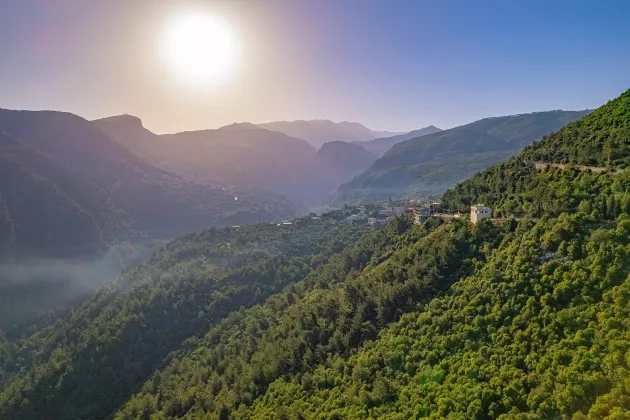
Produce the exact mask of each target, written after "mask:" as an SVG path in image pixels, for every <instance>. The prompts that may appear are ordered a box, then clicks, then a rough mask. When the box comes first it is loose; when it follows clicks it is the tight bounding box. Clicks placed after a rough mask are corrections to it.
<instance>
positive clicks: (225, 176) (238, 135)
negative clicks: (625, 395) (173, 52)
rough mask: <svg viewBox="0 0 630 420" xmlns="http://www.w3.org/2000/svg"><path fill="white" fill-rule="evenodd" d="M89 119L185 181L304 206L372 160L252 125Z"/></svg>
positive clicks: (358, 150)
mask: <svg viewBox="0 0 630 420" xmlns="http://www.w3.org/2000/svg"><path fill="white" fill-rule="evenodd" d="M93 123H94V124H95V125H96V126H97V127H99V129H100V130H102V131H104V132H105V133H107V134H108V135H110V136H111V137H112V138H114V139H116V140H117V141H118V142H119V143H120V144H122V145H124V146H126V147H128V148H129V149H130V150H132V151H133V152H134V153H135V154H136V155H138V156H140V157H141V158H142V159H146V160H147V161H149V162H151V163H152V164H154V165H156V166H158V167H160V168H163V169H165V170H168V171H171V172H173V173H176V174H178V175H181V176H183V177H185V178H186V179H189V180H193V181H195V182H204V183H214V184H220V185H226V186H233V187H240V188H259V189H261V190H267V191H271V192H274V193H278V194H282V195H284V196H286V197H288V198H290V199H291V200H292V201H293V202H294V203H295V205H296V206H297V208H303V209H304V210H306V208H307V207H308V208H316V207H317V206H319V205H320V204H321V203H322V202H323V201H324V199H325V198H326V197H327V196H328V195H329V194H330V193H331V192H332V191H334V189H335V188H336V187H338V186H339V185H340V184H341V183H343V182H345V181H347V180H349V179H351V178H352V176H354V175H356V174H357V173H359V172H361V171H362V170H364V169H365V168H367V167H368V166H369V165H370V164H371V163H372V162H373V161H374V160H375V158H376V156H374V155H373V154H371V153H369V152H367V151H366V150H365V149H363V148H362V147H360V146H357V145H352V144H349V143H344V142H334V143H331V144H330V145H328V146H326V148H325V149H324V150H321V151H320V152H319V153H318V152H316V151H315V149H314V148H313V147H312V146H311V145H310V144H309V143H307V142H306V141H305V140H302V139H299V138H295V137H291V136H288V135H286V134H284V133H281V132H277V131H272V130H267V129H263V128H260V127H258V126H256V125H253V124H250V123H235V124H231V125H228V126H225V127H222V128H220V129H214V130H197V131H188V132H182V133H176V134H165V135H156V134H154V133H152V132H151V131H149V130H147V129H146V128H144V127H143V126H142V122H141V121H140V119H138V118H136V117H132V116H128V115H123V116H117V117H110V118H105V119H101V120H96V121H93ZM332 154H336V156H331V155H332Z"/></svg>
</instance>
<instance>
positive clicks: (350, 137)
mask: <svg viewBox="0 0 630 420" xmlns="http://www.w3.org/2000/svg"><path fill="white" fill-rule="evenodd" d="M246 124H247V123H246ZM256 126H258V127H260V128H265V129H267V130H273V131H278V132H281V133H285V134H287V135H289V136H291V137H297V138H299V139H303V140H306V141H307V142H309V144H311V145H312V146H313V147H315V148H317V149H319V148H320V147H321V146H322V145H323V144H324V143H330V142H333V141H343V142H348V143H351V142H363V141H368V140H373V139H376V138H381V137H388V136H395V135H397V134H402V133H396V132H389V131H373V130H370V129H369V128H367V127H365V126H363V125H361V124H359V123H356V122H348V121H343V122H339V123H336V122H333V121H330V120H308V121H305V120H298V121H275V122H270V123H263V124H256Z"/></svg>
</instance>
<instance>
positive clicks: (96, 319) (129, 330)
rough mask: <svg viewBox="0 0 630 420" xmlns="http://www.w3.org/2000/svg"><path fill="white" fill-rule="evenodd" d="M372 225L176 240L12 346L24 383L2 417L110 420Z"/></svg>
mask: <svg viewBox="0 0 630 420" xmlns="http://www.w3.org/2000/svg"><path fill="white" fill-rule="evenodd" d="M365 229H366V228H365V227H360V226H355V225H351V224H343V225H342V224H337V223H335V221H334V220H331V219H322V220H313V221H312V220H310V219H303V220H301V221H298V222H297V223H295V224H293V225H288V226H285V225H282V226H276V225H275V224H274V225H271V224H262V225H254V226H250V227H242V228H226V229H219V230H217V229H211V230H207V231H204V232H200V233H198V234H194V235H190V236H187V237H183V238H180V239H178V240H176V241H173V242H171V243H169V244H168V245H167V246H165V247H164V248H162V249H161V250H160V251H158V252H157V253H156V254H155V255H154V256H153V258H152V259H151V261H150V262H149V263H147V264H145V265H142V266H139V267H137V268H135V269H133V270H131V271H128V272H127V273H125V274H124V275H122V276H121V277H120V278H119V279H118V280H117V281H115V282H113V283H111V284H109V285H107V286H106V287H104V288H103V289H101V290H100V291H99V292H98V293H97V294H96V295H95V296H94V297H93V298H92V299H90V300H88V301H86V302H85V303H84V304H83V305H82V306H81V307H80V308H79V309H78V310H76V311H74V312H73V313H71V314H69V315H68V316H67V317H66V319H64V320H62V321H59V322H57V323H56V324H54V325H52V326H50V327H48V328H45V329H43V330H41V331H39V332H37V333H36V334H34V335H32V336H31V337H27V338H24V339H21V340H18V341H17V342H14V343H13V344H12V345H10V346H9V347H10V356H8V359H9V361H8V362H5V364H6V365H7V368H6V369H5V370H4V372H3V376H4V377H8V376H15V379H14V380H13V381H12V382H10V383H9V385H8V386H7V387H6V389H4V391H3V392H2V393H1V394H0V418H3V419H5V418H6V419H20V418H41V419H47V418H49V419H62V418H68V419H76V418H86V419H87V418H104V417H106V416H107V415H108V414H110V413H112V412H113V411H114V410H115V409H116V408H117V407H118V406H119V405H120V404H122V403H123V402H124V401H125V400H126V399H127V398H128V397H129V396H130V395H131V393H132V392H133V391H134V390H135V389H136V387H137V386H139V385H141V384H142V382H144V381H145V380H146V379H148V378H149V377H150V375H151V374H152V373H153V372H154V371H155V369H156V368H158V367H159V366H160V365H161V364H162V363H163V361H164V358H165V357H166V356H167V355H168V354H169V353H170V352H171V351H174V350H177V349H182V348H186V347H187V346H188V344H186V343H184V340H186V339H192V338H194V337H197V336H199V337H200V336H202V335H203V334H205V333H206V331H208V329H209V328H211V327H212V326H213V325H214V324H216V323H218V322H219V321H220V320H221V319H222V318H224V317H226V316H227V315H229V314H230V313H231V312H233V311H236V310H239V309H241V308H247V307H250V306H252V305H254V304H257V303H260V302H263V301H264V300H265V299H266V298H267V297H268V296H270V295H272V294H274V293H277V292H279V291H280V290H282V288H283V287H285V286H287V285H289V284H292V283H296V282H298V281H301V280H302V279H304V277H306V276H307V275H309V274H311V273H314V270H316V269H317V268H318V267H320V266H321V267H322V268H320V269H319V270H322V269H324V267H325V264H326V263H327V262H328V260H329V259H330V258H331V257H332V256H333V255H335V254H337V253H339V252H342V251H343V250H344V249H345V248H346V247H348V246H351V245H352V244H353V243H354V242H355V241H356V240H357V238H358V236H359V235H360V234H361V232H362V231H364V230H365ZM311 275H315V274H311ZM5 358H6V356H5ZM1 377H2V376H0V378H1ZM53 383H54V384H57V385H55V386H53V387H51V384H53Z"/></svg>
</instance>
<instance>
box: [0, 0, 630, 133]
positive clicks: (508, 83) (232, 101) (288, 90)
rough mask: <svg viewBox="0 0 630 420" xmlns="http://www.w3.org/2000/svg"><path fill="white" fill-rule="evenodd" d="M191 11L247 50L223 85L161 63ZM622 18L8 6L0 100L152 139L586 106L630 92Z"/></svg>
mask: <svg viewBox="0 0 630 420" xmlns="http://www.w3.org/2000/svg"><path fill="white" fill-rule="evenodd" d="M191 5H194V6H195V7H204V9H206V10H208V11H210V12H211V13H216V14H218V15H221V16H222V17H224V18H225V20H227V21H229V22H230V24H231V25H232V26H233V27H234V29H235V31H236V32H237V34H238V37H239V40H240V42H241V43H242V44H243V52H242V55H243V59H242V60H241V62H240V68H239V69H238V71H237V72H236V74H235V76H234V78H233V80H231V82H230V83H229V84H227V85H226V86H223V87H221V89H218V90H216V91H212V92H195V91H190V90H188V91H187V90H185V89H182V88H181V87H178V86H177V85H176V84H175V83H174V82H173V80H171V79H170V78H169V77H168V76H167V74H166V73H165V72H164V71H163V69H162V68H161V67H160V64H159V62H158V60H157V59H156V51H157V50H158V49H159V45H157V44H158V42H157V41H156V40H157V39H158V38H159V36H158V35H159V32H160V30H161V25H163V23H164V22H165V21H166V20H167V19H168V17H169V16H170V15H172V14H175V13H177V12H178V9H183V8H186V7H189V6H191ZM628 17H630V1H625V0H616V1H615V0H610V1H580V0H574V1H549V0H548V1H537V0H535V1H516V0H503V1H499V0H497V1H490V0H478V1H454V0H450V1H449V0H439V1H438V0H432V1H424V0H409V1H406V0H389V1H385V0H335V1H333V0H264V1H263V0H249V1H248V0H237V1H226V0H220V1H205V2H204V1H195V2H191V1H185V0H180V1H165V0H164V1H161V0H136V1H122V0H91V1H83V0H2V2H0V57H2V71H1V72H0V92H1V94H0V107H4V108H19V109H57V110H64V111H70V112H74V113H76V114H79V115H82V116H84V117H86V118H98V117H104V116H108V115H114V114H120V113H130V114H134V115H137V116H139V117H140V118H142V119H143V121H144V123H145V126H147V127H148V128H150V129H152V130H154V131H156V132H172V131H182V130H186V129H199V128H213V127H217V126H221V125H224V124H229V123H231V122H234V121H251V122H265V121H272V120H293V119H315V118H327V119H332V120H335V121H343V120H350V121H358V122H361V123H363V124H365V125H367V126H369V127H371V128H374V129H387V130H396V131H405V130H411V129H415V128H419V127H422V126H425V125H428V124H434V125H437V126H439V127H442V128H448V127H452V126H456V125H460V124H463V123H467V122H470V121H474V120H477V119H479V118H483V117H488V116H498V115H509V114H514V113H521V112H532V111H541V110H549V109H559V108H561V109H584V108H594V107H597V106H599V105H601V104H602V103H604V102H606V101H607V100H609V99H612V98H614V97H616V96H617V95H619V94H620V93H621V92H623V91H625V90H626V89H628V88H630V25H628Z"/></svg>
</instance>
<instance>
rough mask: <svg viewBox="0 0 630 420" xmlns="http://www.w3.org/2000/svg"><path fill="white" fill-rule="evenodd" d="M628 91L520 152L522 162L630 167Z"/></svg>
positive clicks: (629, 106)
mask: <svg viewBox="0 0 630 420" xmlns="http://www.w3.org/2000/svg"><path fill="white" fill-rule="evenodd" d="M629 157H630V90H627V91H626V92H625V93H623V94H622V95H621V96H619V97H618V98H616V99H614V100H612V101H610V102H608V103H607V104H606V105H604V106H602V107H601V108H599V109H597V110H596V111H594V112H593V113H592V114H590V115H588V116H587V117H586V118H582V119H581V120H579V121H576V122H574V123H572V124H569V125H567V126H566V127H564V128H563V129H562V130H560V131H558V132H557V133H553V134H552V135H549V136H547V137H545V138H544V139H543V140H542V141H539V142H535V143H534V144H532V145H531V146H530V147H528V148H527V149H525V150H524V151H523V158H524V159H532V160H536V161H545V162H558V163H575V164H581V165H594V166H608V165H610V166H612V167H626V166H628V165H629V164H630V159H629Z"/></svg>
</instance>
